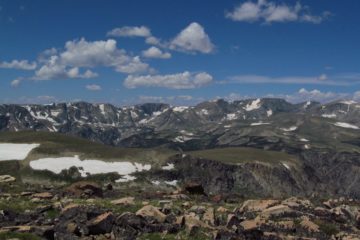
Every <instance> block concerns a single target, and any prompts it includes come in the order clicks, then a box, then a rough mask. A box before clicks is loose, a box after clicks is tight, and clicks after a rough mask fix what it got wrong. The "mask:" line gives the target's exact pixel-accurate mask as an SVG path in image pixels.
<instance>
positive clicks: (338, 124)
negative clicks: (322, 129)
mask: <svg viewBox="0 0 360 240" xmlns="http://www.w3.org/2000/svg"><path fill="white" fill-rule="evenodd" d="M334 125H335V126H337V127H343V128H351V129H359V127H358V126H356V125H352V124H350V123H344V122H336V123H334Z"/></svg>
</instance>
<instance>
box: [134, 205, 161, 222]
mask: <svg viewBox="0 0 360 240" xmlns="http://www.w3.org/2000/svg"><path fill="white" fill-rule="evenodd" d="M136 215H138V216H142V217H145V218H146V217H150V218H154V219H155V220H156V221H157V222H159V223H163V222H164V221H165V219H166V215H165V214H163V213H162V212H160V211H159V209H157V208H156V207H154V206H152V205H146V206H144V207H143V208H141V209H140V210H138V211H137V212H136Z"/></svg>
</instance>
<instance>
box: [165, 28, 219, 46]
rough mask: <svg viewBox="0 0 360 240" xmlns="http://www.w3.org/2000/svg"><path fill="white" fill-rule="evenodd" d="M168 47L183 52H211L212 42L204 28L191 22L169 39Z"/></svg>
mask: <svg viewBox="0 0 360 240" xmlns="http://www.w3.org/2000/svg"><path fill="white" fill-rule="evenodd" d="M170 48H171V49H175V50H180V51H185V52H201V53H211V52H213V51H214V44H213V43H212V42H211V40H210V38H209V36H208V35H207V34H206V32H205V30H204V28H203V27H202V26H201V25H200V24H199V23H197V22H193V23H191V24H190V25H189V26H187V27H186V28H185V29H183V30H182V31H181V32H180V33H179V34H178V35H177V36H176V37H175V38H174V39H173V40H172V41H171V43H170Z"/></svg>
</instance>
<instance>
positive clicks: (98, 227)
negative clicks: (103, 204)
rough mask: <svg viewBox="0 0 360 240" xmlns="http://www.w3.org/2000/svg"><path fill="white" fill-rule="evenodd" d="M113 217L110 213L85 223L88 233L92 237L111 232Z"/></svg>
mask: <svg viewBox="0 0 360 240" xmlns="http://www.w3.org/2000/svg"><path fill="white" fill-rule="evenodd" d="M114 221H115V217H114V215H113V213H112V212H106V213H103V214H101V215H100V216H97V217H96V218H94V219H92V220H90V221H89V222H88V223H87V227H88V229H89V233H90V234H93V235H98V234H105V233H109V232H111V229H112V227H113V223H114Z"/></svg>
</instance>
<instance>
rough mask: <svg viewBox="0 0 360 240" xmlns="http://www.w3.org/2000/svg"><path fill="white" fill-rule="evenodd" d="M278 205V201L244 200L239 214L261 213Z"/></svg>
mask: <svg viewBox="0 0 360 240" xmlns="http://www.w3.org/2000/svg"><path fill="white" fill-rule="evenodd" d="M278 203H279V201H278V200H246V201H245V202H244V203H243V204H242V206H241V208H240V212H261V211H264V210H265V209H267V208H269V207H272V206H274V205H276V204H278Z"/></svg>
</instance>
